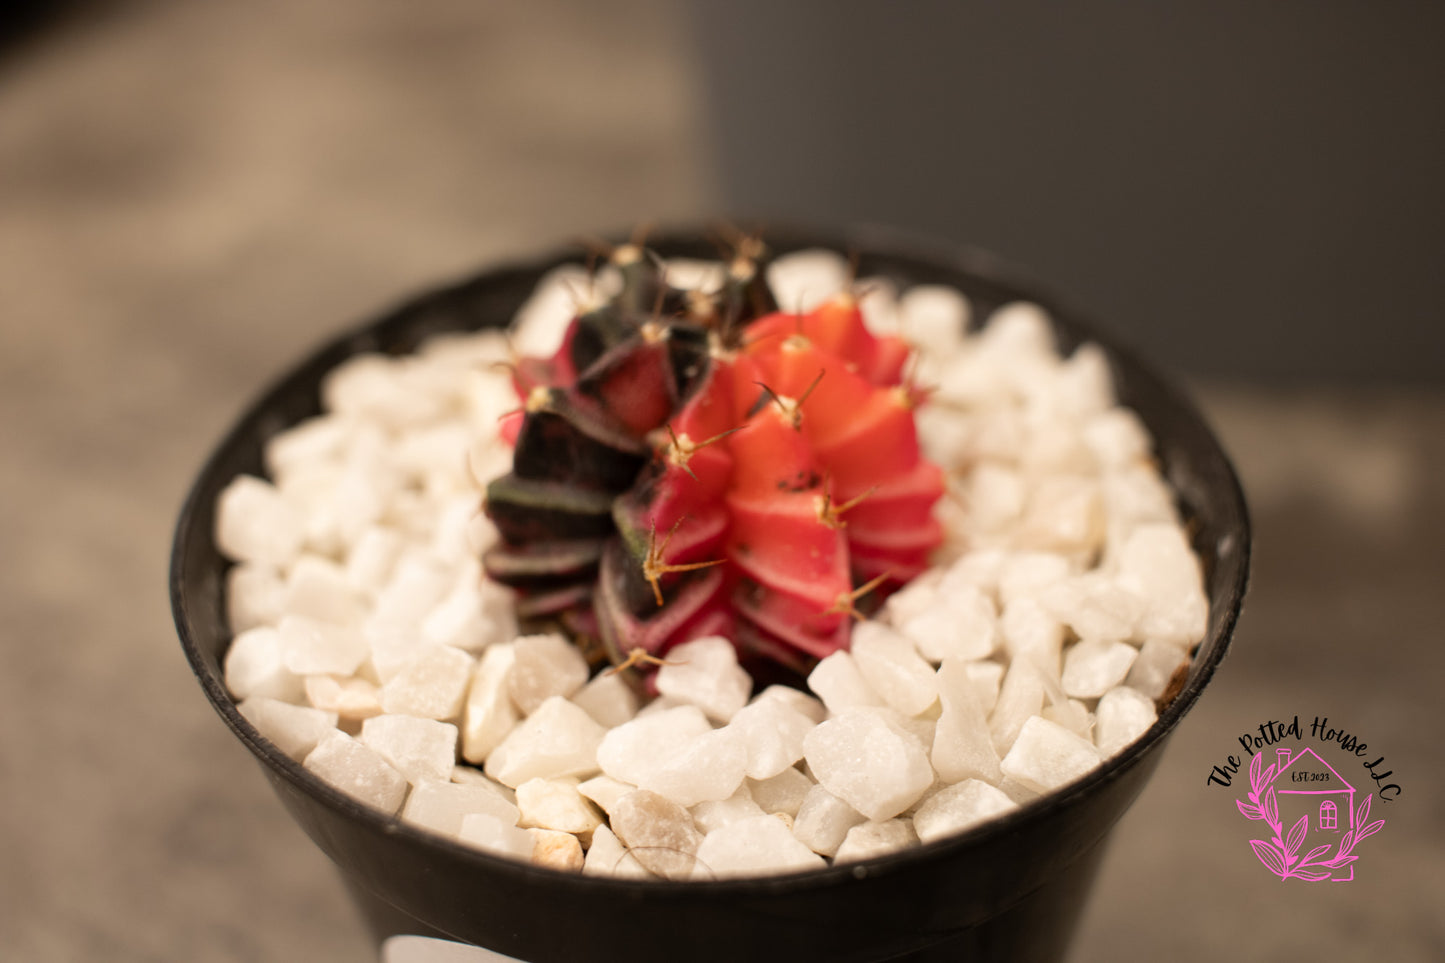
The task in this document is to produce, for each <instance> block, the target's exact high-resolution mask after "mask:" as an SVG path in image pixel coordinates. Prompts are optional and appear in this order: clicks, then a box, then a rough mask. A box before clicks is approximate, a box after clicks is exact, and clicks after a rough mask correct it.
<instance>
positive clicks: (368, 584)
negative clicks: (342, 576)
mask: <svg viewBox="0 0 1445 963" xmlns="http://www.w3.org/2000/svg"><path fill="white" fill-rule="evenodd" d="M404 541H405V540H404V539H403V538H402V536H401V533H400V532H398V531H397V530H396V529H394V528H387V527H386V526H384V525H370V526H367V527H366V528H365V529H363V530H362V532H361V534H360V535H358V536H357V538H356V541H355V543H353V544H352V546H351V550H350V551H349V552H347V553H346V577H347V579H348V580H349V581H350V582H351V584H352V585H354V586H355V587H356V588H358V589H360V590H361V591H363V592H366V593H368V594H369V595H375V594H376V593H377V592H379V591H381V589H382V588H383V587H385V585H386V583H387V580H388V579H390V578H391V572H392V569H393V568H394V567H395V565H396V560H397V559H398V558H400V557H401V549H402V545H403V543H404Z"/></svg>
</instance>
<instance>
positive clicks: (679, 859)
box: [612, 789, 703, 879]
mask: <svg viewBox="0 0 1445 963" xmlns="http://www.w3.org/2000/svg"><path fill="white" fill-rule="evenodd" d="M612 831H613V832H614V833H616V834H617V838H618V839H620V840H621V841H622V842H623V843H624V844H626V846H627V848H628V849H629V850H630V851H631V852H632V855H633V856H635V857H637V861H638V862H639V863H641V864H642V865H643V867H644V868H646V869H647V870H648V871H649V872H652V873H656V874H657V875H659V876H663V877H666V878H668V879H687V878H689V877H690V876H692V874H693V870H694V869H695V868H696V866H697V848H698V846H699V845H700V844H701V843H702V838H703V837H702V833H700V832H698V831H697V827H696V826H694V825H693V822H692V816H691V815H690V814H689V813H688V811H687V810H686V809H684V808H683V807H681V806H679V805H678V804H677V803H675V802H673V801H672V800H670V799H668V798H666V797H665V796H659V795H658V794H657V793H654V792H648V791H647V790H645V789H639V790H637V791H636V792H631V793H628V794H627V795H626V796H624V797H622V799H621V800H620V801H619V802H618V804H617V807H616V809H615V810H614V811H613V813H612Z"/></svg>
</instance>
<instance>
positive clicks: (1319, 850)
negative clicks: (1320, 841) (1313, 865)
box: [1300, 843, 1330, 866]
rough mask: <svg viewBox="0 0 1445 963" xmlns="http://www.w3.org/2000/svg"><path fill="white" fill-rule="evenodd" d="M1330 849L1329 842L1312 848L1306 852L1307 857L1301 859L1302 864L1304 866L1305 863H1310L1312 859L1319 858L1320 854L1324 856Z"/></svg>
mask: <svg viewBox="0 0 1445 963" xmlns="http://www.w3.org/2000/svg"><path fill="white" fill-rule="evenodd" d="M1329 849H1330V844H1329V843H1325V844H1324V845H1323V846H1316V847H1315V848H1314V849H1312V850H1310V851H1309V852H1307V853H1305V858H1304V859H1302V860H1300V865H1301V866H1303V865H1304V864H1305V863H1308V862H1309V861H1310V860H1312V859H1317V858H1319V857H1320V856H1323V855H1324V854H1325V853H1327V852H1329Z"/></svg>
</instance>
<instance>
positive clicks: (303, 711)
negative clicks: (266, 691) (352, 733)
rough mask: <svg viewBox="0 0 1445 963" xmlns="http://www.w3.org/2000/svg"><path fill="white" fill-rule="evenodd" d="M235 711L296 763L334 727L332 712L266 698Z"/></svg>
mask: <svg viewBox="0 0 1445 963" xmlns="http://www.w3.org/2000/svg"><path fill="white" fill-rule="evenodd" d="M236 708H238V709H239V710H240V711H241V715H242V716H244V717H245V718H246V721H247V722H249V723H251V725H253V726H255V727H256V731H257V732H259V733H261V735H263V736H265V737H266V738H267V739H269V740H271V741H272V742H273V743H275V744H276V748H277V749H280V750H281V751H282V752H284V753H285V754H286V755H288V756H290V757H291V758H292V759H295V760H296V761H297V762H300V761H301V760H302V759H305V758H306V756H307V755H308V754H309V753H310V752H311V750H312V749H315V748H316V744H317V743H318V742H320V741H321V739H322V738H323V737H324V736H325V735H326V734H327V733H328V732H330V731H331V730H333V729H335V728H336V721H337V718H336V713H334V712H323V711H322V710H320V709H313V708H310V707H308V706H298V705H292V704H291V703H289V702H282V701H280V700H279V699H272V698H268V697H267V696H252V697H251V698H249V699H246V700H244V701H243V702H242V703H241V704H240V705H239V706H237V707H236Z"/></svg>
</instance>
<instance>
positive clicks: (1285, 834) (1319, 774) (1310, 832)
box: [1234, 748, 1385, 883]
mask: <svg viewBox="0 0 1445 963" xmlns="http://www.w3.org/2000/svg"><path fill="white" fill-rule="evenodd" d="M1267 755H1268V753H1266V752H1259V753H1256V754H1255V756H1254V758H1253V759H1252V760H1251V761H1250V764H1249V793H1248V795H1247V796H1246V797H1244V798H1242V799H1236V800H1235V801H1234V804H1235V805H1236V806H1237V807H1239V811H1240V813H1241V814H1242V815H1243V816H1244V817H1245V818H1247V819H1250V820H1256V821H1260V822H1263V823H1264V824H1265V826H1266V827H1268V829H1269V830H1270V833H1271V835H1270V836H1269V837H1268V838H1265V839H1251V840H1250V841H1249V845H1250V847H1251V848H1253V850H1254V855H1255V856H1256V857H1257V858H1258V859H1259V861H1260V863H1262V864H1263V865H1264V867H1265V868H1266V869H1268V870H1269V871H1270V872H1271V873H1274V875H1276V876H1278V877H1279V878H1280V879H1302V880H1305V881H1306V882H1311V883H1322V882H1335V883H1347V882H1349V881H1350V880H1353V879H1354V878H1355V861H1356V860H1358V859H1359V856H1357V855H1356V854H1355V850H1356V848H1357V847H1358V846H1359V844H1360V843H1361V842H1363V841H1364V840H1366V839H1368V838H1369V837H1371V836H1373V835H1374V834H1375V833H1377V832H1379V831H1380V827H1382V826H1384V825H1385V821H1384V820H1383V819H1377V820H1375V821H1374V822H1370V821H1369V819H1370V800H1371V799H1372V798H1373V796H1374V793H1373V792H1372V791H1368V790H1367V791H1364V792H1357V790H1356V789H1355V787H1354V786H1352V785H1350V783H1349V782H1348V781H1347V780H1346V779H1345V778H1344V777H1343V776H1341V775H1340V774H1339V773H1338V772H1337V771H1336V770H1335V768H1334V767H1333V766H1331V765H1330V764H1329V763H1327V762H1326V761H1325V760H1323V759H1321V758H1320V757H1319V755H1317V754H1316V753H1315V751H1314V750H1313V749H1308V748H1307V749H1303V750H1300V751H1298V752H1296V751H1293V750H1290V749H1283V748H1277V749H1275V751H1274V760H1273V761H1272V762H1270V763H1269V765H1265V760H1266V757H1267ZM1357 797H1358V798H1357ZM1286 826H1288V829H1286V828H1285V827H1286Z"/></svg>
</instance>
